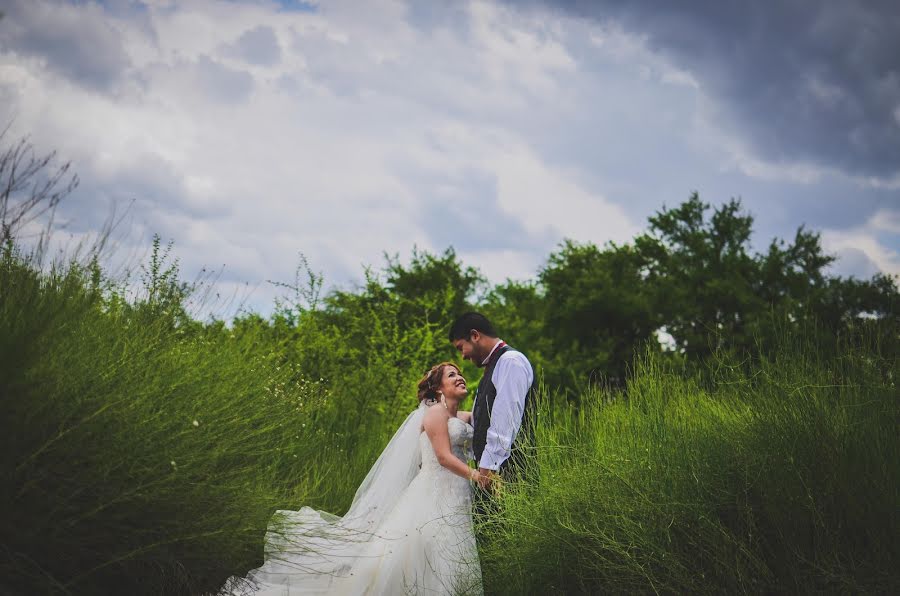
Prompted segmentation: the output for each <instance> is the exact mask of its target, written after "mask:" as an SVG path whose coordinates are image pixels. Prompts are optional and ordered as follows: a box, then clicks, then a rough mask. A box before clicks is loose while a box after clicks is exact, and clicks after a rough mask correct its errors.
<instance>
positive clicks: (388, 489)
mask: <svg viewBox="0 0 900 596" xmlns="http://www.w3.org/2000/svg"><path fill="white" fill-rule="evenodd" d="M425 409H426V405H425V404H424V403H422V404H420V405H419V407H418V408H416V409H415V410H413V412H412V413H410V414H409V416H407V417H406V420H405V421H404V422H403V424H401V425H400V428H399V429H398V430H397V432H396V433H394V436H393V438H391V440H390V441H389V442H388V444H387V447H385V449H384V451H382V452H381V455H380V456H379V457H378V459H377V460H376V462H375V464H374V465H373V466H372V468H371V470H369V473H368V474H367V475H366V477H365V479H364V480H363V482H362V484H361V485H360V486H359V488H358V489H357V491H356V494H355V495H354V497H353V501H352V503H351V505H350V509H349V510H348V511H347V513H346V514H345V515H344V516H343V517H338V516H335V515H331V514H329V513H326V512H320V511H316V510H315V509H312V508H310V507H303V508H302V509H300V510H298V511H285V510H280V511H276V512H275V515H274V516H273V518H272V522H271V523H270V525H269V529H268V531H267V532H266V536H265V563H264V564H263V566H262V567H260V568H258V569H255V570H253V571H251V572H250V573H249V574H248V576H247V578H246V579H242V578H237V577H232V578H229V580H228V582H226V584H225V586H224V587H223V589H222V592H221V594H244V593H248V592H253V593H255V594H286V593H298V594H299V593H303V594H316V593H322V594H324V593H332V592H335V591H341V588H340V585H341V584H340V581H341V578H345V577H346V576H347V575H348V574H350V573H351V567H352V565H353V564H354V562H357V561H358V560H360V558H364V557H374V556H376V555H375V553H374V552H373V546H374V545H373V543H377V542H378V539H379V538H381V536H380V532H379V531H380V529H381V526H382V524H383V522H384V521H385V519H386V518H387V517H388V515H389V514H390V513H391V511H392V510H393V508H394V506H395V505H396V504H397V503H398V502H399V501H400V500H401V499H400V497H401V495H402V494H403V493H404V491H406V489H407V488H408V487H409V485H410V483H411V482H412V480H413V478H414V477H415V476H416V474H417V473H418V471H419V467H420V465H421V461H422V453H421V447H420V442H419V435H420V432H421V428H422V421H423V419H424V417H425ZM248 580H249V581H248ZM248 584H249V585H248Z"/></svg>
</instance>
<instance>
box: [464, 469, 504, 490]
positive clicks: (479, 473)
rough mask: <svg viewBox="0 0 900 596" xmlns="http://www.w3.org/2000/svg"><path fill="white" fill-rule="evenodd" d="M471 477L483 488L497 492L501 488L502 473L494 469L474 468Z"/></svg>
mask: <svg viewBox="0 0 900 596" xmlns="http://www.w3.org/2000/svg"><path fill="white" fill-rule="evenodd" d="M470 478H471V479H472V482H474V483H475V484H477V485H478V486H479V487H480V488H481V489H482V490H486V491H490V492H494V493H496V492H497V491H498V490H499V489H500V483H501V480H500V475H499V474H497V472H495V471H493V470H489V469H487V468H478V469H477V470H475V469H473V470H472V474H471V476H470Z"/></svg>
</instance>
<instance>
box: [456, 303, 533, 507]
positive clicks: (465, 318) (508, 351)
mask: <svg viewBox="0 0 900 596" xmlns="http://www.w3.org/2000/svg"><path fill="white" fill-rule="evenodd" d="M450 342H451V343H452V344H453V346H454V347H455V348H456V350H457V351H458V352H459V353H460V354H462V357H463V359H465V360H471V361H472V362H474V363H475V364H476V365H477V366H479V367H483V368H484V369H485V371H484V376H483V377H482V379H481V382H480V383H479V384H478V391H477V392H476V393H475V403H474V404H473V405H472V426H473V427H474V428H475V434H474V437H473V439H472V449H473V451H474V452H475V462H476V464H477V465H478V470H479V471H480V472H481V474H482V478H483V480H482V481H480V483H479V484H480V485H481V488H482V489H484V490H485V491H489V490H490V488H491V484H492V483H493V482H494V481H495V480H496V478H497V477H498V475H499V477H500V478H502V479H503V480H512V479H514V478H515V477H516V476H518V475H519V474H521V473H522V472H523V469H524V463H525V462H524V459H525V457H524V453H523V452H522V450H521V447H520V443H521V440H522V438H523V437H527V438H531V433H532V430H531V428H532V427H531V425H532V424H533V423H534V409H535V403H534V394H535V383H534V369H533V368H532V367H531V363H530V362H528V359H527V358H526V357H525V355H524V354H522V353H521V352H519V351H517V350H514V349H513V348H511V347H510V346H508V345H507V344H506V342H504V341H503V340H501V339H500V338H499V337H498V336H497V332H496V331H494V326H493V325H492V324H491V322H490V321H489V320H488V319H487V317H485V316H484V315H482V314H480V313H477V312H469V313H466V314H464V315H462V316H461V317H459V318H458V319H457V320H456V321H455V322H454V323H453V326H451V327H450ZM517 436H518V438H519V441H517V440H516V439H517Z"/></svg>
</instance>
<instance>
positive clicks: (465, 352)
mask: <svg viewBox="0 0 900 596" xmlns="http://www.w3.org/2000/svg"><path fill="white" fill-rule="evenodd" d="M472 335H473V336H474V337H473V336H470V337H469V339H457V340H454V341H453V347H454V348H456V351H457V352H459V353H460V355H461V356H462V357H463V360H471V361H472V362H474V363H475V364H477V365H478V366H481V360H482V359H481V358H480V356H479V354H480V351H479V348H478V341H477V339H478V338H477V334H474V333H473V334H472Z"/></svg>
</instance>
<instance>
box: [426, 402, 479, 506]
mask: <svg viewBox="0 0 900 596" xmlns="http://www.w3.org/2000/svg"><path fill="white" fill-rule="evenodd" d="M447 430H448V431H449V433H450V450H451V451H452V452H453V455H455V456H456V457H457V458H459V460H460V461H463V462H467V461H469V459H471V458H472V436H473V435H474V432H475V431H474V429H473V428H472V427H471V426H470V425H468V424H466V423H465V422H463V421H462V420H460V419H459V418H456V417H453V418H450V419H449V420H447ZM419 444H420V447H421V451H422V469H421V471H420V472H419V473H420V474H422V475H425V476H427V477H428V479H429V480H430V483H432V486H433V490H434V492H433V494H434V495H443V496H446V497H447V501H448V502H452V503H459V502H461V501H462V502H464V503H468V502H469V499H470V497H471V490H472V489H471V486H470V485H469V481H468V480H467V479H466V478H463V477H462V476H457V475H456V474H454V473H453V472H451V471H450V470H448V469H447V468H445V467H444V466H442V465H441V464H440V463H439V462H438V459H437V456H436V455H435V453H434V448H432V446H431V440H430V439H429V438H428V434H427V433H425V432H424V431H423V432H422V434H421V435H420V436H419Z"/></svg>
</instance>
